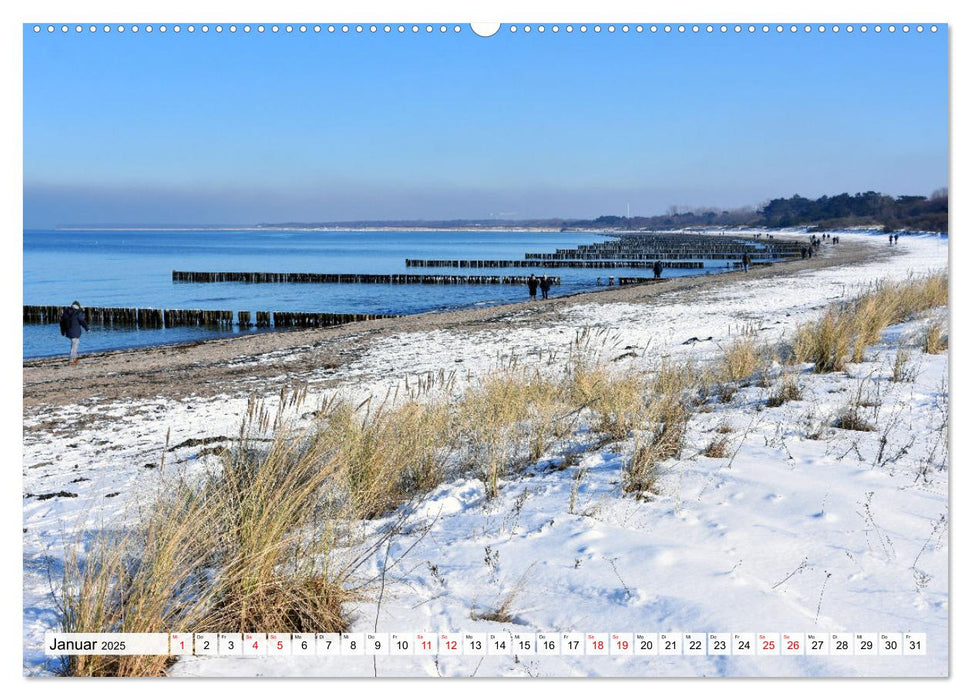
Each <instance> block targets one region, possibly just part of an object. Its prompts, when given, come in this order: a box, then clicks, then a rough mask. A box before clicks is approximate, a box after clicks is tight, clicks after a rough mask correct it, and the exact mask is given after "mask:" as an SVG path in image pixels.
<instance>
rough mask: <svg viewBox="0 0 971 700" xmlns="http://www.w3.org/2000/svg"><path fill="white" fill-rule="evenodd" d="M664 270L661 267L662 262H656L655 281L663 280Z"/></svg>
mask: <svg viewBox="0 0 971 700" xmlns="http://www.w3.org/2000/svg"><path fill="white" fill-rule="evenodd" d="M663 269H664V268H663V267H662V266H661V261H660V260H655V261H654V279H656V280H659V279H661V270H663Z"/></svg>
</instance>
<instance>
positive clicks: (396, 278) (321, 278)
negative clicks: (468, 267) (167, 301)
mask: <svg viewBox="0 0 971 700" xmlns="http://www.w3.org/2000/svg"><path fill="white" fill-rule="evenodd" d="M549 277H550V279H551V280H553V284H559V283H560V278H559V277H557V276H549ZM527 278H528V277H527V276H526V275H408V274H391V275H357V274H324V273H315V272H188V271H184V270H172V281H173V282H203V283H208V282H243V283H246V284H433V285H434V284H525V283H526V280H527Z"/></svg>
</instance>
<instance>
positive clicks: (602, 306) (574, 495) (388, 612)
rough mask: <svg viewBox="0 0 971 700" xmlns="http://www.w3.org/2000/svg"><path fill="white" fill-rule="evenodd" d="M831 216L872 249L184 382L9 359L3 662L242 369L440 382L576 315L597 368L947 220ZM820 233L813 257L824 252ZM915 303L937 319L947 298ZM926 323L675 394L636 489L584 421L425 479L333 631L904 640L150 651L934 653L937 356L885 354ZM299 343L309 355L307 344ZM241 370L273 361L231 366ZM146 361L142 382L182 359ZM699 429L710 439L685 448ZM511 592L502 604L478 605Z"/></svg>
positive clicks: (363, 660)
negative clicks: (827, 356) (841, 258)
mask: <svg viewBox="0 0 971 700" xmlns="http://www.w3.org/2000/svg"><path fill="white" fill-rule="evenodd" d="M842 236H844V237H845V238H846V239H848V242H849V243H850V244H851V245H852V246H855V247H856V249H857V250H863V251H867V250H870V249H871V248H872V250H873V252H874V253H879V254H878V255H862V256H860V258H859V260H858V261H857V262H855V263H854V264H838V257H836V259H835V260H833V263H834V264H832V265H830V266H824V267H808V266H807V267H805V268H804V269H799V268H798V267H795V266H794V268H793V269H792V271H791V272H790V273H787V272H786V271H785V269H784V266H780V271H779V273H778V274H774V275H761V276H760V275H756V274H753V275H752V276H751V277H745V276H744V275H742V274H735V275H733V276H732V279H731V280H730V281H721V282H719V283H718V284H708V285H704V284H691V283H684V284H681V285H674V284H672V285H671V286H670V287H665V286H664V285H660V286H659V287H658V289H657V290H655V292H654V293H653V294H652V295H651V296H650V297H648V298H645V299H632V300H630V301H617V300H607V299H606V297H604V298H603V299H599V298H597V297H596V296H590V297H585V296H583V295H581V296H577V297H575V298H572V299H569V300H559V303H558V304H556V305H555V306H550V307H548V308H547V307H544V306H543V305H542V304H541V303H538V304H537V305H535V306H521V307H517V308H516V309H513V310H510V311H509V312H508V313H507V314H506V316H504V317H503V318H502V319H501V321H500V322H496V321H493V322H490V323H484V324H475V323H464V324H450V325H445V326H444V327H441V328H435V327H434V322H433V321H432V322H428V323H427V324H426V326H427V327H423V328H409V326H408V325H407V324H406V323H402V324H400V326H398V327H395V326H394V325H387V326H385V327H384V330H383V331H382V333H381V334H379V335H375V336H374V337H373V338H369V337H367V336H366V334H364V337H363V338H359V339H358V341H357V342H356V344H351V343H348V344H347V345H341V346H339V347H333V346H328V345H327V344H326V343H324V344H323V345H321V346H320V347H312V349H311V350H309V351H308V350H307V349H306V347H304V348H303V350H300V351H299V352H300V353H302V354H299V360H295V359H294V356H295V355H296V354H297V353H298V350H295V349H294V348H287V347H278V348H274V349H266V350H264V351H253V352H247V353H238V354H237V356H236V357H234V358H233V359H231V360H228V361H227V362H226V363H225V364H226V365H227V366H232V368H233V376H234V377H235V378H236V379H235V380H234V382H233V383H232V384H227V383H226V382H225V377H222V379H223V383H221V384H216V385H215V386H209V387H206V388H205V389H204V390H200V391H199V392H195V393H191V392H190V393H176V392H165V391H161V392H159V395H155V394H153V387H154V386H155V382H153V379H152V377H151V376H145V377H143V378H142V381H143V386H142V388H141V389H140V390H139V392H137V393H133V395H132V396H130V397H128V398H121V397H119V396H112V397H111V398H110V399H107V400H106V399H99V398H98V396H97V393H98V390H97V384H96V383H94V382H92V383H90V384H89V386H87V387H86V393H85V394H84V395H83V399H82V400H77V401H72V400H71V397H70V392H68V396H67V397H65V396H64V395H59V396H58V397H57V398H56V400H54V399H51V398H50V397H46V396H43V395H40V394H36V393H34V392H35V389H34V387H33V384H31V381H32V379H33V378H35V377H36V378H38V383H37V386H39V387H40V386H43V381H48V382H49V381H51V380H50V379H49V378H50V377H51V375H52V373H55V372H57V371H59V368H58V367H57V366H56V365H54V363H53V362H48V363H46V364H45V363H35V365H32V366H36V367H37V370H36V371H35V372H33V373H31V372H28V371H26V370H25V406H26V408H25V415H24V485H23V487H24V492H25V500H24V664H25V666H24V668H25V673H26V674H28V675H43V674H46V673H49V670H48V668H49V667H48V665H47V663H46V660H45V658H44V656H43V652H42V650H41V644H42V641H43V634H44V632H45V631H47V630H50V629H57V628H58V625H59V622H58V613H57V609H56V605H55V600H54V598H53V597H52V591H51V589H52V585H53V587H54V588H55V589H56V586H57V584H58V582H59V576H60V562H61V560H62V558H63V549H64V547H65V545H66V544H68V543H72V542H75V541H76V540H77V539H78V538H79V534H80V533H81V532H82V531H84V530H88V529H92V528H97V527H102V526H106V527H123V526H124V525H125V524H126V523H130V522H132V520H133V518H134V517H135V515H134V514H135V513H136V512H137V506H138V505H140V504H142V505H143V504H145V503H147V502H148V501H150V499H151V498H152V496H153V494H154V493H155V492H156V491H157V489H158V488H159V485H160V484H161V483H163V482H162V481H160V476H159V475H160V473H164V472H168V471H171V470H183V469H184V470H187V471H189V472H192V471H193V470H201V469H203V468H204V467H205V466H206V465H207V464H209V465H213V464H216V463H217V462H218V460H217V458H216V457H215V456H211V455H210V456H207V455H206V451H205V447H206V446H208V445H218V444H221V443H224V442H225V441H226V440H227V439H229V438H231V437H232V436H233V435H234V434H235V433H237V432H238V430H239V424H240V421H241V420H242V418H243V416H244V415H245V413H246V411H247V406H248V396H249V394H250V393H252V392H253V391H254V390H258V391H260V392H261V393H262V396H263V398H265V399H267V400H268V401H270V402H271V403H272V399H273V397H275V396H276V395H278V394H279V390H280V387H281V386H283V385H285V384H286V383H287V382H288V381H299V382H300V383H305V384H306V388H307V394H308V399H307V401H306V402H305V403H306V404H307V405H312V404H313V403H315V402H318V401H320V400H323V399H326V398H328V397H331V396H334V395H339V396H342V397H345V398H347V399H348V400H351V401H354V402H360V401H363V400H365V399H367V398H368V397H371V396H373V397H377V398H378V399H382V398H383V397H386V396H394V395H395V392H396V391H397V392H400V394H401V395H405V394H406V393H408V392H410V391H413V387H414V386H416V385H421V386H425V387H428V388H427V391H429V392H434V391H438V390H440V389H441V388H442V387H444V386H447V387H448V391H449V392H452V393H456V394H461V392H462V391H464V389H465V388H466V387H468V386H470V385H471V384H473V383H474V382H475V381H476V380H477V379H479V378H481V377H483V376H484V375H486V374H487V373H488V372H490V371H492V370H494V369H496V368H497V367H499V366H503V365H504V364H507V363H509V362H511V361H513V360H515V362H517V363H518V364H520V365H522V366H531V365H535V366H541V365H542V364H543V363H544V362H548V361H549V358H550V357H551V356H552V355H555V354H557V353H559V354H563V353H565V352H567V351H568V349H569V347H570V344H571V343H572V342H573V341H574V339H575V337H576V334H577V333H578V332H579V331H581V330H582V329H585V328H589V329H593V330H594V331H596V332H600V333H601V334H602V337H603V338H604V343H605V346H604V352H605V353H606V356H605V359H606V360H607V361H608V362H609V363H610V365H611V366H612V367H614V368H616V369H618V370H630V371H632V372H633V371H639V370H642V369H646V368H647V367H648V366H650V365H651V363H653V362H656V361H658V360H659V359H660V358H663V357H670V358H674V359H688V358H691V359H694V360H696V361H697V362H701V363H703V362H705V361H708V360H711V359H712V358H714V357H715V356H716V355H717V354H718V353H719V352H720V350H721V349H722V348H723V347H724V346H725V345H726V344H727V343H728V342H730V341H731V339H732V338H733V337H736V336H737V335H738V334H739V333H740V332H741V330H742V329H754V331H755V332H757V333H758V337H759V339H760V341H765V342H774V341H781V340H783V339H784V338H785V337H787V336H789V335H790V334H791V333H792V332H793V331H794V329H795V328H796V326H797V325H798V324H800V323H802V322H804V321H807V320H810V319H812V318H814V317H816V316H817V315H819V313H820V311H821V310H822V309H823V308H824V307H825V305H826V304H828V303H830V302H831V301H834V300H838V299H846V298H850V297H852V296H854V295H855V294H856V293H858V292H860V291H862V290H863V288H864V287H865V286H866V285H867V284H869V283H871V282H875V281H879V280H902V279H905V278H906V277H908V276H910V275H921V274H924V273H928V272H934V271H939V270H942V269H946V267H947V264H948V249H947V239H946V238H938V237H936V236H903V237H902V238H901V241H900V244H899V246H898V247H895V248H894V249H892V250H889V251H888V250H887V241H886V238H885V237H884V236H868V235H865V234H852V233H847V234H842ZM833 248H834V249H831V250H828V251H826V253H827V257H829V258H831V259H832V258H834V256H838V255H839V254H840V252H841V251H839V250H836V248H839V246H835V247H833ZM937 315H938V316H940V317H942V318H944V320H945V321H946V310H940V311H939V312H937ZM927 323H928V321H927V320H926V319H918V320H914V321H909V322H907V323H903V324H900V325H898V326H894V327H892V328H890V329H888V330H887V331H886V332H885V333H884V335H883V337H882V340H881V342H880V343H879V344H878V345H876V346H874V347H873V348H872V349H871V350H870V351H869V353H868V354H867V357H866V360H865V361H864V362H861V363H856V364H853V365H851V366H850V367H849V369H848V371H847V372H846V373H834V374H829V375H813V374H811V373H809V372H808V371H806V372H803V373H802V374H801V376H800V382H801V384H802V390H803V396H802V398H801V399H800V400H798V401H791V402H788V403H785V404H783V405H781V406H778V407H765V406H764V403H765V398H766V395H767V392H768V389H767V388H764V387H759V386H756V385H752V386H748V387H745V388H742V389H740V390H739V391H738V392H737V393H736V394H735V396H734V397H732V398H731V400H729V401H727V402H725V403H723V404H720V405H717V406H714V407H713V408H712V410H710V411H707V412H700V413H697V414H696V415H694V416H693V417H692V419H691V422H690V425H689V431H688V435H687V441H686V447H685V449H684V450H683V451H682V453H681V455H680V457H679V458H677V459H674V460H671V461H670V462H669V463H667V464H666V465H665V468H664V472H663V474H662V476H661V479H660V488H659V494H658V495H657V497H656V498H654V499H652V500H648V501H639V500H635V499H633V498H630V497H625V496H624V495H623V494H622V492H621V490H620V487H619V483H620V475H621V471H622V469H623V467H624V464H625V462H626V461H628V460H629V452H630V449H631V445H630V444H629V443H623V442H621V443H613V444H609V445H607V446H606V447H595V446H594V445H589V446H587V447H588V448H589V449H586V450H585V451H583V452H582V454H580V455H579V457H578V460H577V463H576V464H573V465H570V466H569V467H567V468H566V469H559V468H558V460H557V457H556V456H555V455H549V456H547V455H544V456H543V457H542V458H541V459H540V460H539V461H537V462H536V463H534V464H532V465H529V466H528V467H527V468H526V469H525V470H524V471H523V472H522V473H520V474H516V475H511V476H510V477H509V478H508V479H506V480H505V481H504V483H503V485H502V488H501V490H500V494H499V497H498V498H497V499H494V500H488V499H486V498H485V493H484V487H483V484H482V483H481V482H480V481H479V480H477V479H475V478H472V477H463V478H459V479H457V480H454V481H451V482H448V483H444V484H442V485H440V486H438V487H437V488H435V489H434V490H433V491H432V492H431V493H430V494H428V495H427V497H425V498H424V499H422V500H421V501H420V502H418V503H416V504H411V505H406V506H404V507H402V509H400V511H399V513H398V515H406V516H407V521H406V522H407V524H408V527H407V528H406V529H405V531H404V532H402V534H400V535H398V536H396V537H395V538H394V539H393V540H392V542H391V546H390V547H389V548H388V549H387V550H382V551H381V552H380V553H379V554H377V555H375V556H374V557H373V560H372V561H370V562H369V563H368V565H367V566H366V567H365V571H364V572H363V575H364V576H365V577H367V576H375V575H376V574H377V573H378V572H379V571H380V570H381V568H382V566H384V564H385V559H386V558H390V559H391V560H392V561H393V562H394V567H393V568H391V569H389V571H388V575H387V577H386V579H387V580H386V582H385V583H386V587H385V589H384V591H383V593H382V594H381V595H380V597H377V596H374V597H373V599H371V600H365V601H363V602H359V603H356V604H355V605H354V609H353V610H351V611H349V612H350V614H349V618H350V621H351V630H350V631H352V632H373V631H375V630H376V631H380V632H406V631H407V632H419V631H425V632H445V631H448V632H463V631H467V632H492V631H498V630H505V631H516V632H524V633H525V632H531V633H537V632H548V633H551V632H557V633H559V632H568V631H578V630H582V631H586V632H591V631H600V632H605V633H610V632H641V631H643V632H670V631H677V632H698V633H703V632H753V633H760V632H766V633H782V632H796V633H801V632H825V633H830V632H876V633H882V632H917V633H925V634H926V635H927V654H926V655H924V656H912V657H911V656H906V657H904V656H893V657H888V656H834V655H827V656H815V657H814V656H811V655H809V656H807V655H799V656H788V657H783V656H773V657H761V656H697V657H694V656H688V655H679V656H656V657H599V658H598V657H593V656H582V657H568V656H556V657H541V656H523V655H520V656H515V657H513V656H485V657H474V656H463V657H446V656H443V655H440V656H437V657H380V658H377V659H376V660H375V659H372V658H371V657H364V656H362V657H339V658H325V657H309V658H308V657H286V658H246V659H232V658H206V659H203V658H199V657H194V658H190V657H186V658H183V659H181V660H179V661H178V662H177V663H176V664H175V665H174V666H173V667H172V668H171V669H170V673H171V674H172V675H194V676H252V675H264V676H269V675H288V676H313V675H322V676H372V675H375V674H376V675H378V676H404V675H407V676H436V675H443V676H469V675H477V676H479V677H489V676H500V675H502V676H506V675H521V676H588V675H589V676H592V675H598V676H702V675H705V676H711V675H726V676H858V675H859V676H897V675H899V676H945V675H947V673H948V588H947V582H948V550H947V542H948V523H949V515H948V472H947V470H946V469H944V468H942V467H946V465H947V460H948V453H947V433H946V423H947V417H948V408H947V406H948V355H947V353H946V352H945V353H943V354H937V355H930V354H924V353H921V352H920V351H919V350H916V349H915V350H914V351H913V353H912V359H911V361H910V365H909V371H910V372H911V373H912V377H911V378H912V381H907V382H890V381H889V379H888V376H889V374H890V373H891V369H892V364H893V360H894V355H895V353H896V349H897V347H898V345H899V344H901V343H904V344H907V345H909V346H912V347H914V348H916V346H917V345H918V344H919V342H918V338H919V337H920V335H921V333H922V332H923V329H924V327H925V326H926V325H927ZM293 338H295V339H296V338H307V339H311V338H313V334H312V332H307V333H305V334H303V335H299V336H298V335H294V336H293ZM252 342H253V344H254V345H255V344H257V343H269V342H272V341H269V340H266V339H258V340H253V341H252ZM308 343H311V345H312V341H311V340H308ZM224 347H232V346H230V345H226V344H224ZM351 349H353V352H350V350H351ZM169 352H171V353H173V354H175V353H178V352H179V350H178V349H172V350H170V351H169ZM342 353H344V354H345V355H344V357H343V358H341V355H342ZM128 357H131V358H137V357H138V355H137V354H126V353H118V354H116V355H113V356H111V357H106V358H104V359H102V360H99V362H101V363H102V365H104V366H108V365H111V366H112V367H113V369H111V370H110V372H115V373H123V372H124V371H125V370H124V364H125V363H126V361H127V360H126V358H128ZM314 357H317V358H319V359H326V360H327V361H322V362H320V364H314V362H313V360H312V358H314ZM333 358H337V361H330V359H333ZM133 361H134V362H136V363H137V362H139V361H140V360H138V359H135V360H133ZM83 369H84V367H83V365H82V370H83ZM61 371H67V368H63V370H61ZM163 371H164V370H163ZM187 371H191V370H187ZM261 374H262V375H269V376H270V377H271V378H272V379H273V380H274V381H273V382H270V381H267V382H263V383H261V384H257V383H253V382H252V381H251V377H252V376H256V375H261ZM79 376H83V375H79ZM41 380H43V381H41ZM159 380H160V381H159V382H158V385H159V386H164V385H165V382H169V383H170V384H172V383H178V381H179V377H178V376H174V377H173V376H166V377H159ZM185 381H186V383H188V382H189V379H188V378H186V380H185ZM863 392H865V393H867V394H868V395H870V394H876V397H877V398H876V399H874V400H871V401H870V403H871V404H873V406H872V407H871V410H872V414H871V415H872V422H873V423H874V427H875V430H873V431H871V432H858V431H850V430H840V429H837V428H834V427H833V426H832V421H833V417H834V416H835V415H836V414H837V413H838V411H839V410H840V409H841V408H842V407H843V406H844V405H845V404H846V403H847V401H848V400H849V399H850V398H851V397H852V396H853V395H854V394H860V393H863ZM293 420H294V421H296V422H299V421H300V420H301V417H300V415H295V416H293ZM305 420H307V419H305ZM722 431H724V432H722ZM718 435H724V436H725V439H726V441H727V444H728V446H729V450H728V453H727V455H726V456H725V457H721V458H713V457H706V456H704V455H703V454H702V453H703V451H704V450H705V447H706V445H708V444H709V443H710V442H711V441H712V439H713V437H717V436H718ZM220 439H221V440H220ZM167 440H168V442H166V441H167ZM579 447H581V448H582V447H583V445H580V446H579ZM167 448H168V449H167ZM172 448H174V449H172ZM163 454H164V455H165V457H164V464H162V455H163ZM160 466H161V469H160V468H159V467H160ZM380 525H381V523H380V522H378V523H375V527H380ZM407 533H410V534H407ZM52 582H53V584H52ZM510 596H512V601H511V603H510V605H509V610H510V612H511V615H510V621H509V622H503V623H500V622H495V621H489V620H485V619H475V618H476V617H481V616H479V615H478V613H481V611H483V610H489V609H495V608H496V607H497V606H498V605H500V604H501V603H502V602H504V601H505V600H506V599H507V598H509V597H510ZM173 631H174V630H173ZM188 631H191V630H188ZM266 631H271V630H266Z"/></svg>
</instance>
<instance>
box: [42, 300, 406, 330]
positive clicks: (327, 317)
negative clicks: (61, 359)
mask: <svg viewBox="0 0 971 700" xmlns="http://www.w3.org/2000/svg"><path fill="white" fill-rule="evenodd" d="M64 308H65V307H63V306H27V305H25V306H24V323H25V324H52V323H59V322H60V320H61V313H62V312H63V311H64ZM84 315H85V317H86V318H87V322H88V324H89V325H92V326H101V327H105V328H125V329H132V330H135V329H140V328H144V329H150V328H191V327H200V328H211V329H220V330H231V329H232V328H233V327H234V326H239V328H252V327H253V326H254V325H255V327H256V328H326V327H329V326H340V325H343V324H345V323H355V322H357V321H371V320H374V319H381V318H394V315H393V314H335V313H318V312H310V311H257V312H256V313H255V318H256V323H255V324H253V323H252V321H251V319H252V318H253V316H252V315H251V313H250V312H249V311H239V312H238V313H235V314H234V313H233V312H232V311H225V310H211V309H137V308H105V307H97V306H90V307H86V308H85V309H84Z"/></svg>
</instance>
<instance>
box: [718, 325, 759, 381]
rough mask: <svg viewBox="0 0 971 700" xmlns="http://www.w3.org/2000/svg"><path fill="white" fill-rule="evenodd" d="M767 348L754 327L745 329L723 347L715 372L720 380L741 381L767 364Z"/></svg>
mask: <svg viewBox="0 0 971 700" xmlns="http://www.w3.org/2000/svg"><path fill="white" fill-rule="evenodd" d="M767 364H768V361H767V354H766V349H765V348H764V347H762V346H760V344H759V342H758V339H757V336H756V333H755V331H754V330H753V329H750V328H749V329H745V330H744V331H743V332H742V333H741V334H740V335H737V336H735V337H734V338H733V339H732V341H731V343H729V344H728V346H727V347H725V348H723V350H722V354H721V357H720V358H719V359H718V362H717V364H716V368H715V374H716V376H717V377H718V380H719V381H721V382H723V383H725V382H740V381H742V380H745V379H748V378H749V377H751V376H752V375H753V374H755V373H756V372H758V371H759V370H760V369H763V368H765V367H766V366H767Z"/></svg>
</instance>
